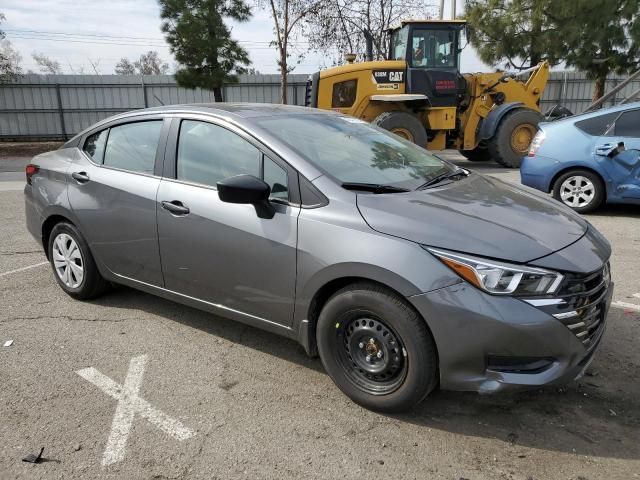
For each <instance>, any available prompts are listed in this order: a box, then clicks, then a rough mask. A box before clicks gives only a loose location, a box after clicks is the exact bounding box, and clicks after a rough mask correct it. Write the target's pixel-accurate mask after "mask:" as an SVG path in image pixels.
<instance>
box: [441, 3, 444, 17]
mask: <svg viewBox="0 0 640 480" xmlns="http://www.w3.org/2000/svg"><path fill="white" fill-rule="evenodd" d="M443 18H444V0H440V20H442V19H443Z"/></svg>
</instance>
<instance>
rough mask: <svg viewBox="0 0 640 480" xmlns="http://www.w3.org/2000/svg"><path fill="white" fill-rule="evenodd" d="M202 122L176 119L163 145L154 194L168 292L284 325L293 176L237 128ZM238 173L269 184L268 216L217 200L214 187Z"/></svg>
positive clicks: (291, 285) (291, 274)
mask: <svg viewBox="0 0 640 480" xmlns="http://www.w3.org/2000/svg"><path fill="white" fill-rule="evenodd" d="M205 118H206V120H205V119H199V118H176V119H175V120H174V124H173V125H172V129H171V130H172V134H171V140H170V141H169V143H168V145H167V157H168V165H167V166H166V167H165V178H163V180H162V182H161V184H160V188H159V191H158V238H159V243H160V254H161V258H162V270H163V273H164V278H165V285H166V288H168V289H169V290H173V291H175V292H178V293H181V294H183V295H188V296H190V297H194V298H196V299H199V300H204V301H206V302H209V303H212V304H214V305H216V306H217V307H219V308H221V309H223V310H227V311H233V312H235V313H236V314H239V315H241V316H242V315H244V316H249V317H255V318H257V319H258V320H267V321H269V322H273V323H277V324H280V325H286V326H288V325H289V324H290V323H291V321H292V317H293V302H294V297H295V278H296V247H297V235H298V231H297V224H298V214H299V213H300V205H299V190H298V184H297V173H296V172H295V170H293V169H292V168H291V167H290V166H288V165H287V164H286V163H285V162H283V161H282V160H280V159H278V158H277V157H275V155H273V154H272V153H270V152H269V151H268V150H267V149H266V148H265V147H263V146H262V145H260V144H259V143H257V142H256V141H254V140H253V139H251V138H250V137H249V136H248V135H246V134H245V133H244V132H242V131H241V130H240V129H238V128H236V127H234V126H231V125H228V124H226V123H225V122H222V121H214V120H210V119H208V117H205ZM238 174H250V175H254V176H256V177H258V178H264V180H265V181H266V182H267V183H269V184H270V185H271V188H272V196H271V202H272V204H273V205H274V207H275V209H276V213H275V215H274V217H273V218H270V219H265V218H260V217H259V216H258V215H257V214H256V210H255V207H254V206H253V205H238V204H230V203H224V202H222V201H220V199H219V197H218V192H217V190H216V184H217V182H218V181H220V180H222V179H224V178H228V177H231V176H234V175H238ZM176 207H178V208H176Z"/></svg>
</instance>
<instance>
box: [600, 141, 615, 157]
mask: <svg viewBox="0 0 640 480" xmlns="http://www.w3.org/2000/svg"><path fill="white" fill-rule="evenodd" d="M614 148H616V145H615V144H614V143H603V144H602V145H597V146H596V155H602V156H604V157H606V156H607V155H609V154H610V153H611V150H613V149H614Z"/></svg>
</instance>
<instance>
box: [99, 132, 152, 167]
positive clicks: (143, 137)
mask: <svg viewBox="0 0 640 480" xmlns="http://www.w3.org/2000/svg"><path fill="white" fill-rule="evenodd" d="M161 128H162V120H152V121H147V122H137V123H127V124H125V125H118V126H116V127H112V128H111V130H110V131H109V138H108V140H107V148H106V149H105V153H104V162H103V163H104V165H105V166H107V167H114V168H120V169H122V170H129V171H132V172H139V173H146V174H153V167H154V164H155V160H156V150H157V149H158V142H159V140H160V129H161Z"/></svg>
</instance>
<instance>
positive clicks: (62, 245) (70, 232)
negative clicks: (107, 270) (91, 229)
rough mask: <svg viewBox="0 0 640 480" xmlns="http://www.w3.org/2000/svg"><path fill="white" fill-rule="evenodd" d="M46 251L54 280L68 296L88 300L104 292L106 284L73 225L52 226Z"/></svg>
mask: <svg viewBox="0 0 640 480" xmlns="http://www.w3.org/2000/svg"><path fill="white" fill-rule="evenodd" d="M47 249H48V250H47V251H48V253H49V263H51V268H52V270H53V274H54V277H55V279H56V281H57V282H58V285H60V288H62V290H64V291H65V293H67V294H68V295H69V296H71V297H73V298H75V299H78V300H89V299H92V298H96V297H97V296H99V295H101V294H102V293H104V292H105V291H106V290H107V288H108V285H109V284H108V283H107V282H106V280H105V279H104V278H102V275H100V272H99V271H98V267H96V262H95V260H94V259H93V255H92V254H91V251H90V250H89V245H88V244H87V242H86V240H85V239H84V237H83V236H82V235H81V234H80V232H79V231H78V229H77V228H76V227H75V226H74V225H72V224H71V223H67V222H61V223H58V224H57V225H55V226H54V227H53V230H51V234H50V235H49V244H48V246H47ZM71 263H73V264H75V265H76V267H73V265H71ZM77 267H79V269H78V268H77ZM64 272H68V276H65V273H64Z"/></svg>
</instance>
